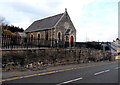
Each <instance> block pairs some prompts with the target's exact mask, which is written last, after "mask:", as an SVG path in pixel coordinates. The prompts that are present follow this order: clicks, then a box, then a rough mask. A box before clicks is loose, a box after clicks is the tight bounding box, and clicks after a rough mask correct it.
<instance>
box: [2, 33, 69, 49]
mask: <svg viewBox="0 0 120 85" xmlns="http://www.w3.org/2000/svg"><path fill="white" fill-rule="evenodd" d="M68 46H69V42H64V41H60V40H59V41H58V40H55V39H52V40H44V39H38V38H30V37H17V36H10V35H3V36H2V49H9V48H11V49H12V48H29V47H30V48H40V47H53V48H54V47H59V48H64V47H68Z"/></svg>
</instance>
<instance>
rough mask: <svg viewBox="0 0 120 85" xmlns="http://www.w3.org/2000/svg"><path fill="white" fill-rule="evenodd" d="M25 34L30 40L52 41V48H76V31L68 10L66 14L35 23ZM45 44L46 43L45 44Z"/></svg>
mask: <svg viewBox="0 0 120 85" xmlns="http://www.w3.org/2000/svg"><path fill="white" fill-rule="evenodd" d="M25 33H26V34H27V36H29V37H30V38H37V39H39V40H45V41H46V42H47V41H50V42H49V44H50V46H55V45H59V46H63V47H64V46H65V45H66V43H67V44H68V45H69V47H74V45H75V42H76V29H75V27H74V25H73V23H72V21H71V19H70V16H69V15H68V12H67V9H65V12H64V13H61V14H57V15H54V16H51V17H47V18H44V19H41V20H37V21H34V22H33V23H32V24H31V25H30V26H29V27H28V28H27V29H26V30H25ZM44 43H45V42H44Z"/></svg>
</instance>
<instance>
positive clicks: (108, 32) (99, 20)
mask: <svg viewBox="0 0 120 85" xmlns="http://www.w3.org/2000/svg"><path fill="white" fill-rule="evenodd" d="M118 2H119V0H0V16H2V17H4V18H5V19H6V21H7V22H8V23H9V24H10V25H11V24H12V25H15V26H19V27H22V28H23V29H24V30H25V29H27V27H28V26H29V25H30V24H32V23H33V22H34V21H36V20H39V19H43V18H45V17H49V16H53V15H56V14H60V13H64V12H65V8H67V11H68V14H69V16H70V18H71V20H72V22H73V24H74V26H75V28H76V30H77V34H76V35H77V36H76V37H77V42H85V41H101V42H102V41H113V40H115V39H116V38H117V37H118Z"/></svg>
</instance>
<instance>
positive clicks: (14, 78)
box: [0, 62, 116, 82]
mask: <svg viewBox="0 0 120 85" xmlns="http://www.w3.org/2000/svg"><path fill="white" fill-rule="evenodd" d="M112 63H116V62H110V63H108V64H112ZM108 64H102V65H108ZM102 65H92V66H83V67H74V68H67V69H62V70H56V71H50V72H46V73H39V74H32V75H27V76H21V77H13V78H8V79H3V80H0V82H5V81H11V80H16V79H22V78H28V77H33V76H40V75H48V74H54V73H58V72H64V71H69V70H74V69H82V68H89V67H96V66H102Z"/></svg>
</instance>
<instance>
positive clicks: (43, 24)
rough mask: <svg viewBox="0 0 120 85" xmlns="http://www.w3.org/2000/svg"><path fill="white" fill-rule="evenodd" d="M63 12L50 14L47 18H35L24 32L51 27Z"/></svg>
mask: <svg viewBox="0 0 120 85" xmlns="http://www.w3.org/2000/svg"><path fill="white" fill-rule="evenodd" d="M63 14H64V13H61V14H58V15H55V16H51V17H48V18H44V19H41V20H37V21H35V22H33V23H32V24H31V25H30V26H29V27H28V28H27V29H26V30H25V32H35V31H39V30H46V29H52V28H53V27H54V26H55V25H56V23H57V22H58V21H59V20H60V19H61V17H62V16H63Z"/></svg>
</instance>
